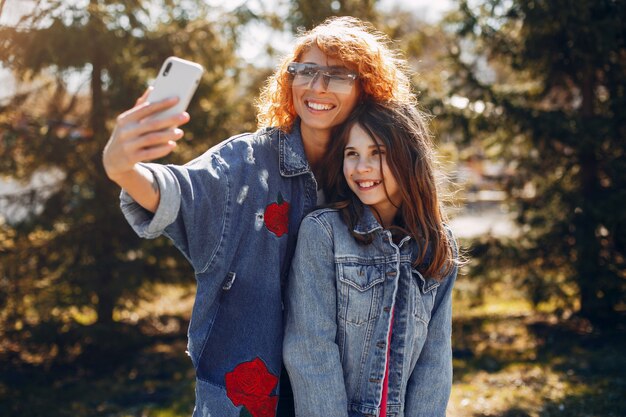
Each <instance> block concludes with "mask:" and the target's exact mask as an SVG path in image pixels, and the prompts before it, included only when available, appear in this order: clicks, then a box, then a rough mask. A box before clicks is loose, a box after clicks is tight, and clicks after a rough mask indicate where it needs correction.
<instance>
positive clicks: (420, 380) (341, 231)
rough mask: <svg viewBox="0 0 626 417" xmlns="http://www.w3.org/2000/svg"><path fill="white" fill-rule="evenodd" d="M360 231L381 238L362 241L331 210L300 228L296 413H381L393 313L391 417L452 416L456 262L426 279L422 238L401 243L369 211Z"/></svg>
mask: <svg viewBox="0 0 626 417" xmlns="http://www.w3.org/2000/svg"><path fill="white" fill-rule="evenodd" d="M354 231H355V232H356V233H361V234H366V233H370V232H373V233H374V235H373V236H374V239H373V242H372V243H371V244H368V245H364V244H360V243H358V242H357V240H356V239H354V237H353V236H352V235H351V234H350V231H349V230H348V227H347V226H346V225H345V223H344V222H343V221H342V219H341V216H340V214H339V212H338V211H336V210H332V209H322V210H318V211H315V212H313V213H311V214H310V215H308V216H307V217H305V218H304V220H303V221H302V224H301V225H300V235H299V238H298V246H297V249H296V254H295V256H294V259H293V263H292V267H291V275H290V278H289V284H288V289H287V297H286V299H285V306H286V313H287V314H286V317H287V318H286V327H285V339H284V342H283V343H284V344H283V355H284V361H285V366H286V368H287V371H288V372H289V378H290V380H291V385H292V388H293V393H294V400H295V408H296V416H298V417H313V416H319V417H327V416H333V417H342V416H343V417H345V416H350V417H357V416H378V415H379V413H380V402H381V396H382V389H383V379H384V375H385V367H386V360H387V359H386V358H387V341H388V336H389V324H390V320H391V317H392V312H393V329H392V333H391V337H392V339H391V350H390V366H389V385H388V396H387V416H389V417H394V416H406V417H417V416H428V417H434V416H445V412H446V406H447V403H448V398H449V395H450V389H451V385H452V348H451V327H452V323H451V316H452V305H451V301H452V300H451V294H452V287H453V285H454V282H455V279H456V267H455V269H454V271H453V272H452V273H451V274H450V275H449V276H447V277H446V278H445V279H444V280H442V281H441V282H438V281H436V280H435V279H432V278H428V277H423V276H422V275H421V274H420V273H419V272H418V271H417V270H416V269H414V268H413V267H412V266H411V263H412V261H411V260H412V259H415V255H416V250H417V243H416V242H415V240H413V239H410V238H409V237H408V236H407V237H405V238H404V239H403V240H402V241H400V242H399V243H398V244H395V243H394V242H393V240H392V239H391V234H390V232H389V231H387V230H383V229H382V227H381V226H380V225H379V223H378V222H377V221H376V219H375V217H374V216H373V215H372V213H371V211H370V210H368V209H365V210H364V216H363V218H362V219H361V221H360V223H359V224H357V225H356V227H355V229H354ZM455 250H456V249H455Z"/></svg>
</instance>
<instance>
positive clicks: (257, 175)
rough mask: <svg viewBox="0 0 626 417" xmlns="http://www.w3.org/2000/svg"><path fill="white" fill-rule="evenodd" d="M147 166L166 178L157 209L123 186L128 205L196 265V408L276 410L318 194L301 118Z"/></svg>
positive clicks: (144, 230)
mask: <svg viewBox="0 0 626 417" xmlns="http://www.w3.org/2000/svg"><path fill="white" fill-rule="evenodd" d="M144 166H146V167H147V168H149V169H150V170H151V171H152V172H153V173H154V176H155V178H156V180H157V183H158V186H159V190H160V194H161V200H160V203H159V206H158V209H157V211H156V213H154V214H152V213H150V212H148V211H146V210H144V209H143V208H142V207H141V206H139V205H138V204H137V203H135V202H134V201H133V200H132V199H131V198H130V197H129V196H128V195H127V194H126V193H124V192H122V196H121V207H122V211H123V213H124V215H125V216H126V218H127V220H128V222H129V223H130V224H131V226H132V227H133V228H134V230H135V231H136V232H137V233H138V234H139V236H141V237H144V238H155V237H157V236H160V235H165V236H167V237H169V238H170V239H172V241H173V242H174V244H175V245H176V247H177V248H178V249H179V250H180V251H181V252H182V253H183V254H184V255H185V256H186V257H187V259H188V260H189V262H190V263H191V265H192V266H193V269H194V272H195V276H196V281H197V293H196V298H195V303H194V307H193V311H192V316H191V322H190V325H189V330H188V351H189V356H190V357H191V360H192V362H193V365H194V367H195V369H196V377H197V379H196V407H195V410H194V414H193V415H194V417H200V416H202V417H209V416H211V417H217V416H219V417H231V416H232V417H239V415H240V413H241V412H242V408H243V407H246V408H247V409H248V412H249V413H251V414H252V415H261V416H273V415H274V410H275V408H276V402H277V399H278V397H277V395H278V389H279V388H278V386H277V384H278V378H279V375H280V372H281V367H282V335H283V309H282V304H281V291H282V288H281V284H282V283H284V281H285V278H286V277H287V275H288V272H289V265H290V261H291V257H292V256H293V252H294V250H295V242H296V237H297V233H298V228H299V224H300V221H301V219H302V217H304V215H305V214H306V213H307V212H310V211H311V210H312V209H313V208H314V207H315V205H316V200H317V192H316V182H315V179H314V177H313V174H312V173H311V171H310V169H309V165H308V162H307V159H306V156H305V153H304V147H303V144H302V139H301V135H300V129H299V124H297V126H296V127H294V129H293V131H292V132H291V133H290V134H286V133H284V132H282V131H280V130H277V129H266V130H261V131H259V132H257V133H255V134H243V135H239V136H235V137H232V138H230V139H228V140H226V141H224V142H222V143H220V144H218V145H216V146H215V147H213V148H211V149H209V150H208V151H207V152H206V153H205V154H203V155H202V156H200V157H198V158H197V159H195V160H193V161H191V162H190V163H188V164H186V165H184V166H173V165H167V166H164V165H159V164H144ZM248 391H250V392H248ZM252 409H254V410H252ZM259 410H261V411H259ZM268 410H269V411H268Z"/></svg>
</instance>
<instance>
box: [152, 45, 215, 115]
mask: <svg viewBox="0 0 626 417" xmlns="http://www.w3.org/2000/svg"><path fill="white" fill-rule="evenodd" d="M203 72H204V68H202V65H200V64H197V63H195V62H191V61H187V60H184V59H180V58H176V57H174V56H171V57H169V58H167V59H166V60H165V61H164V62H163V65H162V66H161V69H160V70H159V75H158V76H157V78H156V80H155V81H154V83H153V84H152V86H153V89H152V91H150V93H149V94H148V101H149V102H155V101H160V100H163V99H166V98H169V97H174V96H177V97H178V98H179V101H178V103H176V105H175V106H174V107H171V108H169V109H167V110H165V111H163V112H161V113H159V117H162V116H171V115H174V114H178V113H182V112H184V111H185V110H187V106H188V105H189V102H190V101H191V97H193V94H194V93H195V92H196V89H197V88H198V84H199V83H200V78H201V77H202V73H203Z"/></svg>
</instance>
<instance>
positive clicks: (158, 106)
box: [117, 96, 178, 125]
mask: <svg viewBox="0 0 626 417" xmlns="http://www.w3.org/2000/svg"><path fill="white" fill-rule="evenodd" d="M146 99H147V96H146V98H143V96H142V97H140V98H139V100H137V102H138V103H139V101H140V100H142V102H141V103H139V104H138V105H137V106H135V107H133V108H132V109H130V110H127V111H125V112H124V113H122V114H120V115H119V116H117V124H118V125H125V124H128V123H135V122H139V121H140V120H142V119H145V118H147V117H149V116H154V115H156V114H157V113H159V112H161V111H164V110H167V109H169V108H170V107H172V106H173V105H174V104H176V103H177V102H178V97H170V98H166V99H165V100H161V101H156V102H154V103H150V102H148V101H145V100H146Z"/></svg>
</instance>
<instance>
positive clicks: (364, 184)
mask: <svg viewBox="0 0 626 417" xmlns="http://www.w3.org/2000/svg"><path fill="white" fill-rule="evenodd" d="M379 183H380V181H359V187H361V188H370V187H373V186H374V185H377V184H379Z"/></svg>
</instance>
